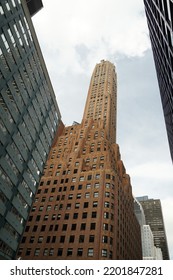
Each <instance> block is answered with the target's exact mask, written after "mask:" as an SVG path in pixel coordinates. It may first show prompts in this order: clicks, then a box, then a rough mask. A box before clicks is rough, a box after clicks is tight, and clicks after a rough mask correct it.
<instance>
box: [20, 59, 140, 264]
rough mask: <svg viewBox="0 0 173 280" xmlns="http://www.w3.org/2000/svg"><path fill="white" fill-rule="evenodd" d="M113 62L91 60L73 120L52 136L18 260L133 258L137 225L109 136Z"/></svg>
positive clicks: (137, 253) (112, 116) (113, 115)
mask: <svg viewBox="0 0 173 280" xmlns="http://www.w3.org/2000/svg"><path fill="white" fill-rule="evenodd" d="M116 96H117V81H116V72H115V66H114V65H113V64H112V63H110V62H108V61H104V60H103V61H101V63H99V64H97V65H96V67H95V69H94V72H93V75H92V77H91V82H90V87H89V91H88V96H87V101H86V105H85V110H84V115H83V119H82V122H81V124H78V123H74V125H72V126H69V127H65V128H64V129H62V133H61V134H60V136H59V137H58V138H57V141H55V142H54V145H53V146H52V149H51V152H50V154H49V158H48V160H47V164H46V167H45V170H44V175H43V176H42V178H41V181H40V186H39V188H38V192H37V194H36V197H35V202H34V204H33V207H32V210H31V212H30V216H29V219H28V222H27V225H26V228H25V232H24V234H23V238H22V241H21V244H20V247H19V250H18V258H21V259H73V260H77V259H80V260H81V259H84V260H87V259H90V260H92V259H95V260H97V259H141V258H142V251H141V236H140V226H139V224H138V222H137V219H136V217H135V214H134V209H133V196H132V187H131V183H130V178H129V176H128V175H127V174H126V170H125V167H124V165H123V162H122V160H121V157H120V152H119V147H118V145H117V144H116V143H115V138H116Z"/></svg>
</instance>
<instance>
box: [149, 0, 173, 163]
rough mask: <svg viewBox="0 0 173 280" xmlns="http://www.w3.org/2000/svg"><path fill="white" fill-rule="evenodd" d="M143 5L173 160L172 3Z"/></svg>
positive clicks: (154, 1)
mask: <svg viewBox="0 0 173 280" xmlns="http://www.w3.org/2000/svg"><path fill="white" fill-rule="evenodd" d="M144 5H145V11H146V16H147V22H148V27H149V33H150V39H151V45H152V50H153V56H154V61H155V66H156V72H157V78H158V83H159V88H160V96H161V101H162V107H163V112H164V118H165V123H166V129H167V134H168V141H169V146H170V152H171V157H172V160H173V1H172V0H144Z"/></svg>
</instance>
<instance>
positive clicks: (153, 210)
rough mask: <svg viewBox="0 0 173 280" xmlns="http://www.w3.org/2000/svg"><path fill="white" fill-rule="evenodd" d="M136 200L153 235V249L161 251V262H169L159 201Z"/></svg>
mask: <svg viewBox="0 0 173 280" xmlns="http://www.w3.org/2000/svg"><path fill="white" fill-rule="evenodd" d="M137 200H138V201H139V202H140V204H141V205H142V208H143V210H144V214H145V218H146V224H147V225H149V226H150V228H151V231H152V233H153V237H154V245H155V247H156V248H160V249H161V251H162V255H163V260H169V250H168V245H167V238H166V231H165V226H164V219H163V214H162V206H161V202H160V200H159V199H148V196H143V197H137Z"/></svg>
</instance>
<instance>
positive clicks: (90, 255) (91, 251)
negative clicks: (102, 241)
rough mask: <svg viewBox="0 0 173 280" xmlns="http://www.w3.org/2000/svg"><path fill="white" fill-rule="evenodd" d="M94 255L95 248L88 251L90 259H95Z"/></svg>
mask: <svg viewBox="0 0 173 280" xmlns="http://www.w3.org/2000/svg"><path fill="white" fill-rule="evenodd" d="M93 255H94V249H93V248H89V249H88V257H93Z"/></svg>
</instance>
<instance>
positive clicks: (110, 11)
mask: <svg viewBox="0 0 173 280" xmlns="http://www.w3.org/2000/svg"><path fill="white" fill-rule="evenodd" d="M43 5H44V8H43V9H42V10H41V11H40V12H39V13H38V14H37V15H35V16H34V17H33V22H34V26H35V29H36V33H37V35H38V39H39V42H40V45H41V49H42V52H43V55H44V58H45V62H46V65H47V68H48V71H49V74H50V78H51V81H52V84H53V87H54V90H55V93H56V97H57V102H58V105H59V108H60V112H61V115H62V121H63V122H64V124H65V125H71V124H72V122H73V121H77V122H81V119H82V115H83V110H84V106H85V101H86V97H87V91H88V87H89V82H90V77H91V74H92V71H93V69H94V66H95V64H96V63H99V62H100V60H102V59H105V60H109V61H111V62H112V63H114V64H115V65H116V70H117V76H118V115H117V143H118V144H119V146H120V151H121V156H122V160H123V162H124V165H125V167H126V171H127V173H128V174H129V175H130V177H131V183H132V187H133V194H134V196H143V195H148V196H149V198H156V199H157V198H158V199H161V203H162V208H163V215H164V220H165V227H166V232H167V239H168V245H169V251H170V257H171V259H173V211H172V205H173V170H172V168H173V167H172V162H171V157H170V152H169V147H168V140H167V134H166V129H165V124H164V118H163V111H162V106H161V101H160V94H159V89H158V84H157V79H156V73H155V68H154V63H153V56H152V52H151V46H150V40H149V36H148V28H147V23H146V17H145V12H144V7H143V0H128V1H126V3H124V1H122V0H87V1H86V0H63V1H60V0H43Z"/></svg>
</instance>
